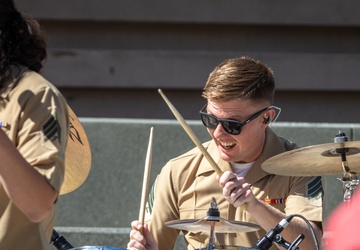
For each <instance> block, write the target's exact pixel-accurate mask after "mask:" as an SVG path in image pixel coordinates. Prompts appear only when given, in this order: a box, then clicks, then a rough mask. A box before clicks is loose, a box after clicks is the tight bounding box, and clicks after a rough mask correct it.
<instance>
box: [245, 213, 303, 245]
mask: <svg viewBox="0 0 360 250" xmlns="http://www.w3.org/2000/svg"><path fill="white" fill-rule="evenodd" d="M294 216H295V215H289V216H288V217H286V218H285V219H282V220H281V221H280V222H279V224H277V225H276V227H275V228H273V229H270V230H269V231H268V232H267V233H266V235H265V236H263V237H261V238H260V239H259V240H258V242H257V243H256V244H254V245H253V246H252V247H251V248H250V249H259V250H268V249H270V247H271V246H272V244H273V242H276V243H278V244H279V245H280V246H281V247H283V248H285V249H288V250H298V249H299V247H298V246H299V245H300V243H301V242H302V240H303V239H304V238H305V236H304V235H303V234H300V235H299V236H298V237H297V238H296V239H295V240H294V242H293V243H291V244H290V243H289V242H288V241H286V240H285V239H284V238H283V237H282V236H281V235H280V233H281V232H282V231H283V230H284V229H285V228H286V227H287V226H288V225H289V223H290V221H291V220H292V218H294Z"/></svg>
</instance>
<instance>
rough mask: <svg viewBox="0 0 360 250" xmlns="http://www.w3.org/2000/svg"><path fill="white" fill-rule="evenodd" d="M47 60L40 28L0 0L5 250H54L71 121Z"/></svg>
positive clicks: (0, 233)
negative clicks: (46, 73)
mask: <svg viewBox="0 0 360 250" xmlns="http://www.w3.org/2000/svg"><path fill="white" fill-rule="evenodd" d="M45 59H46V43H45V41H44V39H43V37H42V34H41V31H40V29H39V25H38V23H37V22H36V21H34V20H32V19H28V18H25V17H24V16H23V14H21V13H20V12H19V11H18V10H17V9H16V8H15V6H14V2H13V1H12V0H0V127H1V129H0V249H9V250H10V249H11V250H20V249H21V250H22V249H33V250H42V249H43V250H48V249H49V244H50V239H51V234H52V230H53V226H54V223H55V209H54V204H55V203H56V200H57V198H58V195H59V191H60V187H61V185H62V182H63V179H64V157H65V148H66V144H67V139H68V135H69V120H68V110H67V104H66V101H65V99H64V98H63V96H62V95H61V94H60V93H59V91H58V90H57V89H56V88H55V87H54V86H53V85H52V84H51V83H49V82H48V81H47V80H46V79H44V78H43V77H42V76H41V75H40V74H39V72H40V70H41V69H42V66H43V65H42V62H43V61H44V60H45Z"/></svg>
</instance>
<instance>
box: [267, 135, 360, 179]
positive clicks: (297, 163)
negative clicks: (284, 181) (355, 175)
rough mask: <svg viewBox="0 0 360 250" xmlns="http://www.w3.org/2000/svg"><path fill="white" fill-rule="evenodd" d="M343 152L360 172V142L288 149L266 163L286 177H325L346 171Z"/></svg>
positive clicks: (349, 163)
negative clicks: (343, 163) (343, 165)
mask: <svg viewBox="0 0 360 250" xmlns="http://www.w3.org/2000/svg"><path fill="white" fill-rule="evenodd" d="M341 151H344V152H345V156H346V161H347V165H348V167H349V169H350V171H352V172H359V171H360V154H359V153H360V142H359V141H346V142H337V143H327V144H319V145H314V146H308V147H303V148H298V149H294V150H291V151H286V152H284V153H281V154H278V155H275V156H273V157H271V158H270V159H268V160H266V161H265V162H263V164H262V165H261V167H262V169H263V170H264V171H266V172H268V173H272V174H277V175H284V176H324V175H338V174H341V173H343V172H344V171H343V167H342V162H343V160H342V156H341Z"/></svg>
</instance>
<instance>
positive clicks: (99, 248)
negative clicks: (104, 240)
mask: <svg viewBox="0 0 360 250" xmlns="http://www.w3.org/2000/svg"><path fill="white" fill-rule="evenodd" d="M83 249H87V250H126V248H115V247H106V246H83V247H75V248H71V249H69V250H83Z"/></svg>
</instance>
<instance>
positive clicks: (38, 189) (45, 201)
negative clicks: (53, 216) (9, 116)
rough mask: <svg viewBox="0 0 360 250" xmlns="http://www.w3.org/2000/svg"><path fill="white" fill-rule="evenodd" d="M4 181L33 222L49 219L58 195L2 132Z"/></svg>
mask: <svg viewBox="0 0 360 250" xmlns="http://www.w3.org/2000/svg"><path fill="white" fill-rule="evenodd" d="M0 181H1V184H2V185H3V187H4V190H5V192H6V194H7V195H8V197H9V198H10V200H11V201H12V202H13V203H14V204H15V206H17V207H18V208H19V209H20V210H21V211H22V212H23V213H24V214H25V215H26V216H27V217H28V218H29V220H31V221H33V222H39V221H41V220H42V219H43V218H45V217H46V216H47V215H48V213H49V212H50V210H51V207H52V206H53V205H54V202H55V200H56V198H57V196H58V192H57V191H56V190H55V189H54V188H53V187H52V186H51V185H50V184H49V183H48V182H47V180H46V179H45V177H44V176H42V175H41V174H40V173H39V172H38V171H36V169H34V168H33V167H32V166H31V165H30V164H29V163H28V162H27V161H26V160H25V159H24V158H23V156H22V155H21V154H20V153H19V151H18V150H17V148H16V147H15V145H14V144H13V143H12V142H11V141H10V140H9V138H8V137H7V135H6V134H5V133H4V132H3V131H2V130H0Z"/></svg>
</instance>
